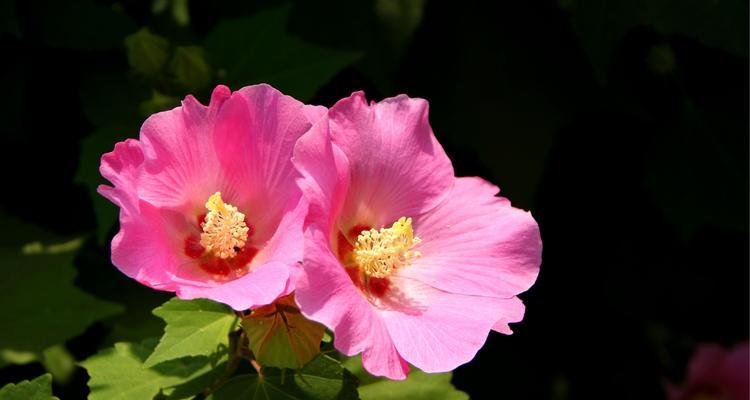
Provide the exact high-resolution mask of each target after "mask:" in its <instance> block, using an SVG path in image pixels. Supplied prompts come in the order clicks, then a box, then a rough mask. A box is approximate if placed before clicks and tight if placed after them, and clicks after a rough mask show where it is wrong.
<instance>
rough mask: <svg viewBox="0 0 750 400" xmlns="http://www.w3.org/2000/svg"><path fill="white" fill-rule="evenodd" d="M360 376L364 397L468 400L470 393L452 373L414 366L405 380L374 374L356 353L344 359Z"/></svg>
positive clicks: (375, 399)
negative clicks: (457, 385) (455, 383)
mask: <svg viewBox="0 0 750 400" xmlns="http://www.w3.org/2000/svg"><path fill="white" fill-rule="evenodd" d="M343 365H344V367H346V369H348V370H349V371H351V372H352V373H353V374H354V375H355V376H357V377H358V378H359V380H360V385H359V388H358V390H359V397H360V398H361V399H362V400H412V399H413V400H468V399H469V395H467V394H466V393H464V392H462V391H460V390H457V389H456V388H455V387H454V386H453V384H451V375H452V374H451V373H450V372H447V373H442V374H427V373H424V372H422V371H420V370H418V369H416V368H412V370H411V372H409V376H408V377H407V378H406V379H405V380H403V381H392V380H389V379H383V378H378V377H374V376H372V375H370V374H368V373H367V371H365V370H364V368H362V357H361V356H357V357H352V358H350V359H348V360H346V361H345V362H344V363H343Z"/></svg>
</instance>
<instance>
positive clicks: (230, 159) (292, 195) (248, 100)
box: [214, 84, 326, 240]
mask: <svg viewBox="0 0 750 400" xmlns="http://www.w3.org/2000/svg"><path fill="white" fill-rule="evenodd" d="M325 113H326V109H325V107H317V106H308V105H305V104H303V103H301V102H299V101H298V100H296V99H294V98H292V97H290V96H286V95H284V94H282V93H281V92H279V91H278V90H276V89H274V88H272V87H271V86H268V85H265V84H263V85H255V86H248V87H245V88H242V89H240V90H239V91H237V92H235V93H234V94H233V95H232V97H231V98H230V99H229V100H227V102H226V104H225V105H224V106H223V107H222V109H221V112H220V113H219V115H218V116H217V122H216V126H215V142H214V145H215V147H216V153H217V154H221V157H220V160H219V161H220V163H221V166H222V171H223V172H224V174H225V178H224V179H225V181H227V182H228V183H229V185H228V186H229V187H230V188H231V191H232V192H233V193H234V196H233V197H234V198H235V199H237V200H236V201H237V203H239V204H242V205H243V207H244V208H245V209H246V210H248V213H250V214H251V215H252V223H253V226H254V227H255V229H256V235H257V238H258V239H259V240H267V239H268V238H269V237H270V236H271V235H272V234H273V232H275V231H276V227H277V225H278V224H279V221H280V220H281V218H282V216H283V214H284V213H286V212H288V211H290V210H292V209H293V208H294V207H296V205H297V203H298V201H299V197H301V195H302V194H301V192H300V190H299V188H298V187H297V185H296V183H295V179H296V177H297V176H298V175H299V173H298V172H297V171H296V170H295V168H294V166H293V165H292V163H291V162H290V159H291V157H292V153H293V150H294V145H295V143H296V142H297V140H298V139H299V138H300V137H301V136H302V135H303V134H304V133H305V132H307V131H308V130H309V129H310V127H311V126H312V124H313V123H315V122H317V121H318V120H319V119H320V118H321V117H323V115H325ZM230 197H231V196H230Z"/></svg>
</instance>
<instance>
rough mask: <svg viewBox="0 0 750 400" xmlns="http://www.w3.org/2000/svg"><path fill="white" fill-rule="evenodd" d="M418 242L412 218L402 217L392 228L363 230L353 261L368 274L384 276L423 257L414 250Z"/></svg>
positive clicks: (358, 237) (355, 245) (356, 245)
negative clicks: (412, 225)
mask: <svg viewBox="0 0 750 400" xmlns="http://www.w3.org/2000/svg"><path fill="white" fill-rule="evenodd" d="M419 242H420V240H419V238H418V237H415V236H414V230H413V229H412V227H411V218H405V217H401V218H399V220H398V221H396V222H394V223H393V226H391V227H390V228H380V229H379V230H376V229H370V230H365V231H362V233H360V234H359V236H357V243H355V244H354V250H353V256H354V257H353V258H354V262H355V263H356V264H357V265H358V266H359V268H360V269H361V270H362V272H364V273H365V275H366V276H367V277H373V278H385V277H387V276H388V275H390V274H391V273H392V272H393V271H394V270H396V269H398V268H401V267H404V266H407V265H409V264H411V261H412V260H413V259H415V258H417V257H419V256H420V254H419V252H418V251H412V250H411V248H412V247H414V246H415V245H416V244H417V243H419Z"/></svg>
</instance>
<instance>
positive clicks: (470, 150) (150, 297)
mask: <svg viewBox="0 0 750 400" xmlns="http://www.w3.org/2000/svg"><path fill="white" fill-rule="evenodd" d="M154 3H159V2H158V1H157V2H154ZM161 3H168V5H167V6H165V7H166V10H157V11H156V12H155V11H154V7H156V8H158V7H157V6H158V4H157V5H154V4H152V3H151V2H137V1H122V2H116V3H112V2H93V1H86V0H80V1H67V2H53V1H49V2H39V1H33V2H26V1H8V0H2V4H3V6H2V8H0V12H2V19H1V20H0V22H1V23H0V54H2V62H1V63H0V71H2V86H1V87H2V91H3V95H2V107H1V108H0V130H1V132H0V133H1V134H2V149H3V152H2V153H3V155H2V157H0V180H1V181H2V183H3V187H4V190H3V191H2V193H3V195H2V196H0V211H2V212H3V214H7V215H12V216H14V217H16V218H18V219H20V220H22V221H24V222H26V223H31V224H34V225H36V226H39V227H42V228H43V229H44V230H45V231H48V232H51V233H53V234H55V235H59V236H61V237H73V236H81V235H88V236H86V237H87V240H86V242H85V244H84V245H83V248H82V249H81V250H80V251H79V253H78V256H77V257H76V261H75V265H76V268H77V270H78V278H77V280H76V284H77V285H78V286H79V287H81V288H82V289H84V290H86V291H87V292H89V293H92V294H94V295H97V296H99V297H101V298H105V299H109V300H113V301H117V302H120V303H121V304H124V305H125V306H126V309H127V313H126V315H125V316H123V317H121V318H119V319H117V320H116V321H114V322H113V321H109V322H108V321H105V322H104V323H97V324H95V325H93V326H92V327H90V328H89V329H88V330H86V332H85V333H84V334H83V335H81V336H78V337H76V338H74V339H71V340H70V341H68V343H67V348H68V349H69V350H70V351H71V352H72V354H73V355H74V356H75V358H76V359H78V360H81V359H84V358H86V357H88V356H89V355H91V354H93V353H95V352H96V351H97V349H99V348H101V347H102V346H104V345H106V344H108V343H111V342H112V341H113V340H114V339H117V340H130V339H137V338H140V337H145V336H147V335H148V334H150V333H151V332H160V325H159V321H158V320H154V318H153V317H152V316H150V310H151V309H152V308H153V307H155V306H156V305H158V304H160V303H161V302H163V301H164V300H165V299H166V298H168V297H169V296H168V295H163V294H159V293H152V291H150V290H148V289H145V288H141V287H140V286H139V285H138V284H137V283H136V282H134V281H130V280H128V279H126V278H124V277H122V276H121V275H120V274H119V272H118V271H117V270H116V269H115V268H114V267H112V266H111V265H110V264H109V261H108V256H109V254H108V240H109V239H110V238H111V236H112V235H113V234H114V232H116V227H114V226H113V225H112V223H113V221H114V214H113V213H114V211H113V209H111V208H107V207H108V206H107V204H106V202H103V201H102V199H99V198H98V197H96V196H95V195H93V196H92V194H93V193H92V189H93V188H94V187H95V184H96V183H98V182H99V178H98V177H97V172H96V168H97V167H98V158H99V156H100V155H101V153H102V152H104V151H109V150H110V149H111V148H112V147H113V145H114V143H115V141H116V140H119V139H122V138H124V137H136V136H137V134H138V126H139V125H140V123H141V122H142V121H143V119H144V118H145V116H146V115H148V113H150V112H154V111H157V110H160V109H165V108H170V107H172V106H174V105H175V104H176V101H177V99H179V98H182V97H183V96H184V95H185V94H187V93H195V94H196V95H197V96H198V98H199V99H201V100H202V101H204V102H206V101H207V99H208V94H209V93H210V88H211V87H213V85H214V84H215V83H229V84H230V86H231V88H232V89H239V88H240V87H241V86H243V85H245V84H251V83H256V82H257V81H258V80H268V81H269V82H270V83H272V84H275V85H276V86H278V87H279V88H280V89H282V90H283V91H285V92H287V93H290V94H293V95H296V96H298V97H299V98H301V99H302V100H306V101H308V102H310V103H313V104H322V105H325V106H331V105H332V104H333V103H334V102H335V101H336V100H337V99H339V98H341V97H345V96H348V95H349V94H350V93H351V92H352V91H355V90H359V89H363V90H365V91H366V93H367V96H368V98H370V99H373V100H379V99H382V98H384V97H390V96H394V95H396V94H399V93H406V94H408V95H410V96H413V97H423V98H425V99H428V100H429V101H430V105H431V110H430V111H431V112H430V120H431V123H432V126H433V129H434V131H435V134H436V135H437V137H438V139H439V140H440V141H441V143H442V144H443V146H444V147H445V148H446V150H447V152H448V154H449V156H450V157H451V158H452V160H453V162H454V165H455V168H456V173H457V175H459V176H466V175H478V176H481V177H484V178H485V179H488V180H490V181H492V182H493V183H495V184H497V185H498V186H500V188H501V189H502V193H503V194H504V195H505V196H507V197H509V198H510V199H511V200H512V201H513V203H514V205H516V206H518V207H521V208H524V209H530V210H531V211H532V213H533V215H534V216H535V217H536V219H537V221H538V222H539V224H540V226H541V231H542V238H543V242H544V256H543V264H542V267H541V273H540V275H539V279H538V281H537V283H536V285H534V287H533V288H532V289H531V290H530V291H529V292H527V293H525V294H523V295H522V298H523V299H524V301H525V303H526V305H527V312H526V317H525V318H524V321H523V322H522V323H519V324H516V325H515V327H514V329H515V334H514V335H512V336H503V335H500V334H495V333H493V334H491V335H490V337H489V340H488V341H487V344H486V345H485V347H484V348H483V349H482V350H481V351H480V352H479V354H478V356H477V357H476V358H475V360H474V361H472V362H471V363H469V364H468V365H465V366H462V367H460V368H458V369H457V370H456V371H455V372H454V380H453V382H454V384H455V385H456V386H457V387H458V388H460V389H462V390H464V391H466V392H467V393H469V394H470V395H471V396H472V397H473V398H504V399H523V398H534V399H536V398H539V399H578V398H612V399H618V398H622V399H649V398H663V396H664V394H663V386H664V382H665V381H667V380H671V381H675V382H679V381H680V380H681V379H682V377H683V373H684V369H685V365H686V363H687V361H688V360H689V357H690V355H691V354H692V352H693V350H694V347H695V345H696V344H698V343H702V342H718V343H721V344H724V345H726V346H731V345H733V344H735V343H737V342H739V341H744V340H747V338H748V315H750V312H749V310H748V207H747V206H748V40H747V38H748V3H747V1H746V0H691V1H685V0H653V1H646V0H635V1H631V0H611V1H593V0H560V1H558V2H555V1H529V2H519V1H515V2H471V1H465V2H456V1H437V0H433V1H404V2H399V1H375V2H373V1H339V2H322V3H319V2H303V1H301V2H299V3H293V4H292V5H291V8H289V9H287V10H288V13H289V14H288V25H287V28H286V33H285V34H288V35H289V37H292V38H295V39H293V40H302V41H304V42H306V43H308V44H313V45H315V46H319V47H321V48H326V49H329V50H330V51H334V53H330V54H328V53H326V54H327V55H326V54H324V55H322V56H319V55H318V56H316V57H318V58H319V59H321V60H323V61H326V60H328V61H330V60H334V61H335V62H334V61H330V63H329V64H326V65H329V67H325V68H327V71H329V72H327V73H320V69H319V68H317V67H314V68H313V67H311V66H310V65H306V64H305V61H304V60H302V61H299V60H294V57H295V55H294V54H291V55H290V54H287V52H289V53H293V52H295V50H294V49H295V46H294V44H295V43H296V42H292V44H289V42H288V41H283V40H282V41H275V40H276V39H274V37H273V35H270V36H268V40H265V39H263V37H264V36H263V34H262V32H261V33H257V32H256V33H257V34H258V35H260V37H261V39H260V43H262V44H261V45H259V46H260V47H259V48H260V49H261V50H257V48H258V47H257V46H256V48H254V49H255V50H254V53H252V54H253V55H254V56H253V57H250V58H249V60H248V65H250V67H247V68H249V72H248V71H244V72H243V71H239V72H237V70H232V69H231V68H229V69H228V72H227V71H222V63H226V62H229V63H231V61H232V57H243V55H242V54H244V53H243V52H246V51H249V49H248V47H247V46H248V44H247V41H251V42H252V41H254V40H258V39H257V37H255V38H252V37H239V38H238V37H234V38H224V37H219V38H218V39H214V42H216V41H219V42H221V43H223V45H225V46H227V47H228V48H229V49H230V50H231V51H229V52H228V54H222V53H220V52H219V51H218V50H216V51H214V52H211V50H210V49H211V45H210V40H209V39H206V38H207V37H209V36H210V35H211V34H212V32H213V30H214V29H215V27H216V26H217V24H220V23H221V22H222V21H227V20H229V19H231V18H237V17H243V16H251V15H257V13H258V12H262V11H263V10H267V9H269V8H274V7H276V6H277V5H278V4H281V3H278V2H241V1H213V2H203V1H197V0H193V1H191V2H190V3H189V6H188V8H187V11H188V15H189V21H188V22H187V23H185V21H184V15H182V16H180V14H179V13H180V12H181V11H180V10H182V11H184V9H180V8H179V6H177V8H176V10H177V11H174V12H173V11H172V10H173V8H172V7H175V6H173V4H172V2H170V1H165V2H161ZM174 3H182V2H180V1H175V2H174ZM245 3H251V4H245ZM104 14H106V15H104ZM175 15H176V16H175ZM261 15H263V14H261ZM269 21H270V22H268V23H269V24H271V25H273V24H280V25H281V26H280V28H279V29H280V30H283V24H284V23H283V21H282V22H278V21H277V20H275V19H273V18H269ZM143 26H147V27H149V29H150V31H151V32H152V33H154V34H158V35H160V36H163V37H164V38H166V39H167V40H168V41H169V43H170V44H169V46H170V47H169V48H170V49H171V50H170V52H171V51H173V49H175V48H176V46H185V45H202V46H205V47H207V48H209V51H207V53H206V54H205V60H204V61H205V63H206V64H207V65H209V66H210V67H209V69H205V68H204V69H201V68H202V65H203V64H200V63H198V67H196V66H195V65H193V64H191V63H189V62H188V63H186V64H185V65H186V67H185V68H188V71H193V70H190V68H194V69H195V70H196V71H197V72H195V73H194V74H193V75H190V73H184V74H181V73H180V72H179V71H178V67H174V68H173V67H172V64H170V62H171V61H170V62H167V64H165V65H166V66H165V67H163V68H162V71H159V72H155V73H152V74H150V75H149V74H148V73H146V74H144V73H143V72H142V71H140V72H139V67H138V66H137V65H138V64H137V63H138V62H139V61H138V59H135V60H133V59H129V58H128V54H129V50H128V49H129V47H127V46H125V44H124V43H125V42H124V37H125V36H126V35H129V34H132V33H134V32H136V31H137V30H138V29H139V28H140V27H143ZM284 40H290V39H284ZM253 43H255V42H253ZM253 46H255V45H253ZM264 52H268V53H269V54H270V55H268V56H266V55H265V53H264ZM298 53H299V54H301V56H305V54H306V53H304V52H301V51H300V52H298ZM137 55H138V54H136V56H137ZM147 55H148V54H147ZM146 58H147V57H146ZM313 58H314V57H313ZM318 58H316V60H317V59H318ZM342 60H343V61H342ZM289 63H298V64H299V65H301V66H302V67H305V68H300V69H299V70H297V71H296V72H295V71H291V72H289V73H288V74H287V75H285V76H281V77H280V76H278V75H274V72H275V71H274V70H275V68H277V67H278V66H282V67H283V66H284V65H286V64H289ZM324 64H325V63H324ZM180 65H181V64H180ZM295 65H296V64H295ZM330 65H335V66H333V67H331V66H330ZM196 68H197V69H196ZM253 68H256V69H255V70H253ZM264 68H265V69H264ZM306 68H307V69H306ZM321 68H322V67H321ZM325 68H323V69H325ZM140 69H141V70H142V69H143V68H140ZM201 74H203V75H201ZM290 74H291V77H290ZM295 74H296V75H295ZM265 78H267V79H265ZM306 79H309V80H311V81H315V82H317V83H315V84H314V85H312V86H310V85H311V84H309V82H307V81H306ZM300 82H302V83H300ZM308 86H310V87H308ZM154 91H157V92H158V93H159V95H158V96H155V95H154V93H155V92H154ZM159 96H161V97H159ZM13 229H14V226H13V225H12V224H6V225H4V226H3V230H4V231H5V234H6V235H12V234H13ZM5 267H6V266H5V265H4V266H3V268H5ZM2 324H3V326H2V329H12V328H11V324H10V323H9V322H8V321H3V322H2ZM113 338H114V339H113ZM43 371H44V369H43V368H42V367H41V365H40V364H38V363H32V364H27V365H24V366H10V367H5V368H4V369H0V377H1V379H0V380H1V381H0V386H1V385H2V384H4V383H6V382H13V381H17V380H19V379H28V378H32V377H34V376H36V375H38V374H40V373H42V372H43ZM86 379H87V378H86V374H85V372H84V371H83V370H81V369H78V370H77V372H76V374H75V375H74V378H73V380H72V381H71V382H70V383H68V384H66V385H60V384H56V385H55V393H56V394H57V395H58V396H59V397H61V398H63V399H65V398H77V397H80V396H83V394H84V393H85V391H86V388H85V382H86Z"/></svg>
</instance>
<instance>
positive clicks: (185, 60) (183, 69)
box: [170, 46, 211, 90]
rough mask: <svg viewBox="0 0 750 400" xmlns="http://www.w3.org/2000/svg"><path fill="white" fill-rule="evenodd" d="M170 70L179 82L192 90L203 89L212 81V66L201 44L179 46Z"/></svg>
mask: <svg viewBox="0 0 750 400" xmlns="http://www.w3.org/2000/svg"><path fill="white" fill-rule="evenodd" d="M170 70H171V71H172V74H173V75H174V77H175V79H177V82H178V83H179V84H180V85H182V86H184V87H186V88H188V89H190V90H199V89H203V88H205V87H207V86H208V85H209V84H210V83H211V66H210V65H208V61H207V60H206V54H205V51H204V50H203V48H202V47H200V46H178V47H177V48H176V49H175V51H174V56H173V58H172V62H171V63H170Z"/></svg>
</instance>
